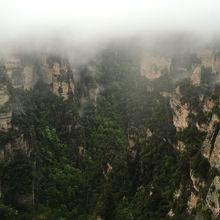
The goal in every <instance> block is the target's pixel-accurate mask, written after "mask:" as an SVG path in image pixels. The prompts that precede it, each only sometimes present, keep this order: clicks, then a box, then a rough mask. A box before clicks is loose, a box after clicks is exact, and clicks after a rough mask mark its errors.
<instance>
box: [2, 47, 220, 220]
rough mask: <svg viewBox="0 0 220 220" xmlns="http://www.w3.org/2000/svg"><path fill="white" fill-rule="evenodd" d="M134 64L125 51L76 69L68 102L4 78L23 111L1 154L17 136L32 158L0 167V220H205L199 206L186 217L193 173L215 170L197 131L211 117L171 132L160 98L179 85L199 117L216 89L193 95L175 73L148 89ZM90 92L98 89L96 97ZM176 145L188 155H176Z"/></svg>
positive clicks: (20, 153)
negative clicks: (202, 103) (14, 85)
mask: <svg viewBox="0 0 220 220" xmlns="http://www.w3.org/2000/svg"><path fill="white" fill-rule="evenodd" d="M139 61H140V59H139V57H138V56H137V54H135V53H129V52H128V51H126V49H125V48H123V49H122V48H108V49H106V50H104V51H103V52H102V53H101V55H100V56H99V57H98V58H97V62H95V63H94V64H93V65H94V67H95V68H93V70H91V68H88V66H86V65H82V66H81V67H80V68H78V79H77V82H75V91H74V94H69V97H68V99H67V100H64V99H63V98H62V97H58V96H56V95H55V94H53V93H52V92H51V90H50V87H49V85H47V84H44V83H43V82H41V81H39V82H38V83H37V84H36V85H35V86H34V88H33V89H31V90H30V91H24V90H22V89H16V88H12V87H11V86H10V82H9V81H8V79H7V77H6V76H5V73H4V70H1V82H4V83H6V84H7V85H8V88H9V89H10V93H11V94H10V95H11V100H10V101H11V103H14V104H15V105H16V104H19V106H20V108H19V109H17V110H16V111H14V113H13V118H12V125H13V126H12V128H11V129H9V130H8V132H7V133H5V132H1V133H0V140H1V147H3V146H5V144H7V143H9V142H11V143H12V146H13V143H14V141H15V140H16V138H18V137H20V136H21V135H22V136H23V138H24V139H25V140H26V141H27V145H28V150H27V149H19V148H18V149H17V150H15V151H14V154H13V155H11V156H10V157H9V159H8V160H5V161H1V164H0V175H1V203H0V219H5V220H12V219H22V220H24V219H27V220H29V219H36V220H37V219H39V220H40V219H42V220H43V219H45V220H46V219H48V220H64V219H65V220H73V219H76V220H96V219H105V220H159V219H161V220H162V219H163V220H164V219H171V217H170V216H169V215H168V213H169V211H170V210H171V209H172V210H173V211H174V212H175V216H173V217H172V219H178V220H180V219H184V220H187V219H193V218H194V216H195V214H196V213H197V212H200V213H202V214H203V216H204V218H205V219H210V216H211V214H210V210H208V209H207V208H206V207H205V205H204V202H203V201H202V200H201V201H200V203H199V205H198V206H197V208H196V209H194V210H192V212H191V213H190V214H189V212H188V211H187V201H188V199H189V196H190V193H191V190H192V182H191V179H190V176H189V174H190V168H191V169H192V168H193V169H194V172H195V175H197V176H198V177H200V178H201V179H203V180H204V181H206V182H208V181H210V180H211V179H212V178H213V175H215V173H216V172H217V171H216V170H214V169H212V168H211V167H210V165H209V163H208V162H207V160H206V159H204V158H203V157H202V156H201V154H200V147H201V144H202V141H203V139H204V138H205V133H204V132H201V131H198V129H197V128H196V127H195V126H194V123H193V122H194V121H195V120H198V118H199V120H200V121H202V120H208V117H209V115H205V114H204V113H202V111H200V113H199V114H198V115H197V116H190V117H191V122H190V125H189V127H188V128H186V129H185V130H184V131H179V132H177V131H176V129H175V127H174V125H173V121H172V120H173V114H172V110H171V108H170V104H169V99H168V98H166V97H164V96H162V95H161V91H163V92H164V91H166V92H172V91H173V90H174V89H175V87H176V85H177V84H179V85H180V89H181V92H182V94H183V96H182V102H183V103H184V102H185V101H187V102H188V101H189V102H190V101H191V102H192V105H191V106H193V108H197V110H198V109H199V108H200V107H199V102H198V104H196V101H198V97H199V95H200V94H204V95H206V96H207V97H208V96H210V95H211V94H212V92H213V93H214V91H215V93H216V95H219V94H218V91H220V90H219V89H217V87H216V88H214V87H213V85H212V83H211V82H210V81H204V82H202V83H203V84H202V85H201V86H198V87H197V88H196V89H195V88H194V86H192V85H191V83H190V81H189V80H188V79H183V80H181V81H178V80H177V81H176V80H174V76H175V69H174V70H172V71H173V72H169V71H167V72H166V73H165V74H164V75H163V76H162V77H161V78H159V79H156V80H154V81H149V80H148V79H147V78H145V77H144V76H141V75H140V70H139V66H140V64H139ZM188 68H190V66H189V67H188ZM91 71H95V74H94V73H91ZM206 72H207V70H206V69H204V75H205V74H206ZM177 78H178V77H177ZM205 79H206V78H205ZM204 85H205V86H204ZM204 88H205V89H204ZM91 91H93V93H94V91H98V92H97V94H96V93H95V94H96V95H95V97H94V95H91V94H93V93H92V92H91ZM189 93H190V94H191V96H189V95H188V94H189ZM189 98H191V99H192V100H189ZM82 100H83V102H82ZM193 104H194V105H193ZM216 112H217V113H219V114H220V111H219V110H218V109H217V110H216ZM196 117H197V118H196ZM178 140H182V141H184V142H185V143H186V151H184V152H182V153H180V152H178V151H177V150H176V149H175V148H174V147H173V146H174V145H175V144H177V141H178ZM180 187H182V188H181V189H182V193H181V195H180V197H179V198H178V199H176V200H175V199H173V195H174V192H175V191H176V190H177V189H179V188H180ZM207 190H208V189H207V188H204V189H203V191H202V192H200V193H201V195H203V197H202V198H205V195H206V193H207Z"/></svg>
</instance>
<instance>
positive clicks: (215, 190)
mask: <svg viewBox="0 0 220 220" xmlns="http://www.w3.org/2000/svg"><path fill="white" fill-rule="evenodd" d="M219 198H220V176H216V177H215V178H214V180H213V182H212V184H211V186H210V187H209V191H208V193H207V196H206V204H207V206H208V207H209V208H210V209H211V210H212V212H213V215H214V216H217V215H218V214H219V212H220V200H219ZM214 219H215V218H214Z"/></svg>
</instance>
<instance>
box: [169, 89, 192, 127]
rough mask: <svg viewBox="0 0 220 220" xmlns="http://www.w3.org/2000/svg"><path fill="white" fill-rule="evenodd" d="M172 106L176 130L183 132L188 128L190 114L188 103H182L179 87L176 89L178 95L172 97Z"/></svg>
mask: <svg viewBox="0 0 220 220" xmlns="http://www.w3.org/2000/svg"><path fill="white" fill-rule="evenodd" d="M170 106H171V108H172V110H173V124H174V126H175V127H176V130H177V131H179V130H182V129H184V128H187V127H188V115H189V113H190V110H189V106H188V104H187V103H185V104H182V103H181V93H180V91H179V87H177V89H176V93H175V94H173V95H172V96H171V99H170Z"/></svg>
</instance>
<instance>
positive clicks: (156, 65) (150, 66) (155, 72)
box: [141, 55, 171, 80]
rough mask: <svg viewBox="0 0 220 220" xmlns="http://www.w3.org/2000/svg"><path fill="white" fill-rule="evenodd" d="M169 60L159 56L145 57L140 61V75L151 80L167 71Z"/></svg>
mask: <svg viewBox="0 0 220 220" xmlns="http://www.w3.org/2000/svg"><path fill="white" fill-rule="evenodd" d="M170 64H171V59H170V58H167V57H164V56H160V55H152V56H151V55H145V56H144V57H143V58H142V61H141V75H142V76H146V77H147V78H148V79H150V80H153V79H157V78H159V77H160V76H161V75H162V74H164V72H166V71H169V69H170Z"/></svg>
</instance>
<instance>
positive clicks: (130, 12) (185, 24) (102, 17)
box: [0, 0, 220, 48]
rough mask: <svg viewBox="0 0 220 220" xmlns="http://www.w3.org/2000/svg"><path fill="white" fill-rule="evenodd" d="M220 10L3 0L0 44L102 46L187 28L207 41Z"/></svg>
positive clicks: (181, 0)
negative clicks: (107, 43) (135, 37)
mask: <svg viewBox="0 0 220 220" xmlns="http://www.w3.org/2000/svg"><path fill="white" fill-rule="evenodd" d="M219 11H220V2H219V1H218V0H154V1H153V0H143V1H142V0H130V1H129V0H111V1H107V0H62V1H61V0H60V1H58V0H38V1H36V0H19V1H18V0H0V28H1V35H0V46H1V48H5V47H6V46H8V47H12V48H16V47H17V48H19V47H22V48H24V47H32V48H34V47H39V46H41V47H43V48H45V47H59V46H61V47H63V48H68V47H73V48H74V47H75V46H76V45H77V46H78V47H79V46H82V47H87V45H93V46H94V45H96V47H99V46H100V45H101V42H102V43H103V42H108V41H110V40H112V39H123V38H127V37H133V36H139V35H142V36H145V37H146V38H147V37H149V39H150V38H151V39H152V38H154V37H161V36H162V35H163V34H166V36H167V35H168V36H169V34H170V35H171V34H175V33H183V32H184V33H190V34H193V35H196V36H199V37H201V39H205V40H207V39H211V38H213V37H215V36H216V35H217V34H218V33H219V29H220V26H219V23H220V14H219ZM48 45H49V46H48Z"/></svg>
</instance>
